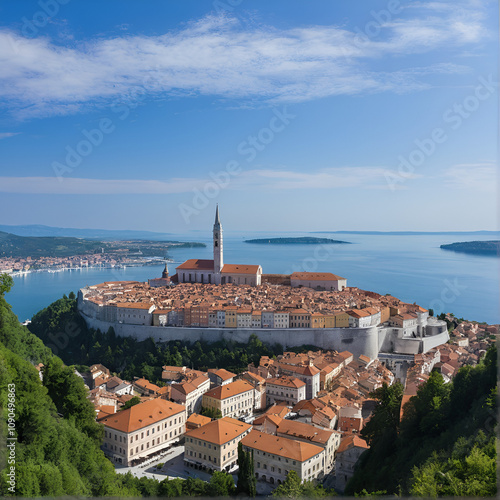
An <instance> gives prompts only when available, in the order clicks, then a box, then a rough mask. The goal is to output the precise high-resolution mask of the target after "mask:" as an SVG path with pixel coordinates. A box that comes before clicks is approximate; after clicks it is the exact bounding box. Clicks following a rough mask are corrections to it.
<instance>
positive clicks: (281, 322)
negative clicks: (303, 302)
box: [274, 311, 290, 328]
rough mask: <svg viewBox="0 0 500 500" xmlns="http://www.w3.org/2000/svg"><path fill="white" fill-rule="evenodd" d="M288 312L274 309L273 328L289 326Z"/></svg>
mask: <svg viewBox="0 0 500 500" xmlns="http://www.w3.org/2000/svg"><path fill="white" fill-rule="evenodd" d="M289 326H290V314H289V313H288V312H286V311H275V313H274V328H289Z"/></svg>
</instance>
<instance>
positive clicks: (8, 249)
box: [0, 231, 107, 258]
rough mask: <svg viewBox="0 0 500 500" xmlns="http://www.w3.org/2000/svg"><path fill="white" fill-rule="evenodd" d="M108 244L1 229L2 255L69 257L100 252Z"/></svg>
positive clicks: (0, 249) (0, 254)
mask: <svg viewBox="0 0 500 500" xmlns="http://www.w3.org/2000/svg"><path fill="white" fill-rule="evenodd" d="M103 246H104V247H105V246H107V245H106V244H105V243H103V242H101V241H89V240H83V239H79V238H64V237H62V238H61V237H32V236H17V235H16V234H10V233H4V232H3V231H0V257H33V258H36V257H69V256H71V255H79V254H84V253H95V252H100V251H101V249H102V247H103Z"/></svg>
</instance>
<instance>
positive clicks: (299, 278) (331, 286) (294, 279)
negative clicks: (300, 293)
mask: <svg viewBox="0 0 500 500" xmlns="http://www.w3.org/2000/svg"><path fill="white" fill-rule="evenodd" d="M290 282H291V285H292V287H294V288H296V287H301V286H303V287H307V288H312V289H314V290H330V291H335V292H337V291H339V290H344V289H345V288H346V286H347V280H346V279H345V278H342V277H340V276H337V275H336V274H333V273H307V272H304V273H300V272H297V273H292V275H291V276H290Z"/></svg>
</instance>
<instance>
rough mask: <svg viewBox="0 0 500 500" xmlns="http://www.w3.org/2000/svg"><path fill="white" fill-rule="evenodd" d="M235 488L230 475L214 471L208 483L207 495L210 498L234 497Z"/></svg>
mask: <svg viewBox="0 0 500 500" xmlns="http://www.w3.org/2000/svg"><path fill="white" fill-rule="evenodd" d="M235 492H236V487H235V485H234V479H233V476H231V474H228V473H227V472H220V471H215V472H214V473H213V474H212V477H211V478H210V482H209V483H208V489H207V493H208V495H209V496H211V497H229V496H231V495H234V493H235Z"/></svg>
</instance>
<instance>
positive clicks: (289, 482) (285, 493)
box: [273, 470, 302, 498]
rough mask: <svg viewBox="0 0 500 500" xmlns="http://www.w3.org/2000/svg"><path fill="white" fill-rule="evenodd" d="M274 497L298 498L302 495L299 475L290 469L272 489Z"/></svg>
mask: <svg viewBox="0 0 500 500" xmlns="http://www.w3.org/2000/svg"><path fill="white" fill-rule="evenodd" d="M273 496H274V497H281V498H300V497H301V496H302V485H301V481H300V477H299V475H298V474H297V473H296V472H295V471H294V470H291V471H290V472H289V473H288V474H287V476H286V479H285V481H283V483H281V484H280V485H279V486H278V487H277V488H276V489H275V490H274V491H273Z"/></svg>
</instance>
